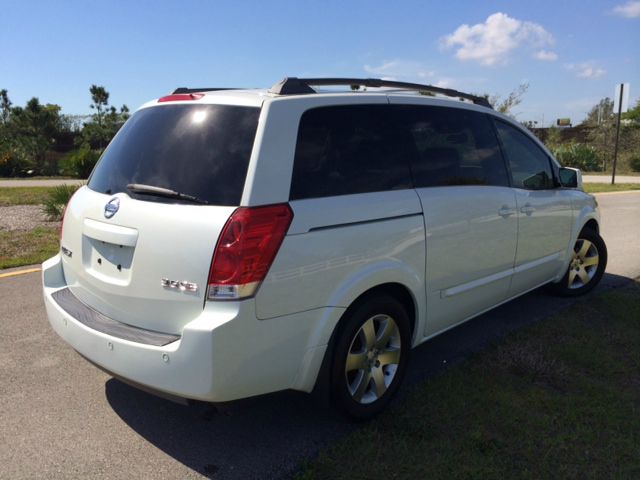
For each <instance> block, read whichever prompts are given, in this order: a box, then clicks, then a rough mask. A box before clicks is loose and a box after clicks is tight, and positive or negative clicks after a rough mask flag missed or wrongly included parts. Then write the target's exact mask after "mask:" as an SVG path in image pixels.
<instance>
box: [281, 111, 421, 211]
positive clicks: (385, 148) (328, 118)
mask: <svg viewBox="0 0 640 480" xmlns="http://www.w3.org/2000/svg"><path fill="white" fill-rule="evenodd" d="M405 150H406V146H405V145H404V144H403V143H402V141H401V140H400V138H399V136H398V131H397V129H396V128H395V126H394V124H393V121H392V119H391V112H390V110H389V107H388V105H348V106H332V107H320V108H314V109H311V110H308V111H306V112H305V113H304V114H303V115H302V118H301V119H300V125H299V129H298V140H297V143H296V153H295V159H294V166H293V175H292V180H291V191H290V198H291V200H298V199H303V198H318V197H330V196H338V195H350V194H357V193H367V192H379V191H387V190H400V189H405V188H411V186H412V184H411V174H410V170H409V164H408V159H407V158H406V153H405Z"/></svg>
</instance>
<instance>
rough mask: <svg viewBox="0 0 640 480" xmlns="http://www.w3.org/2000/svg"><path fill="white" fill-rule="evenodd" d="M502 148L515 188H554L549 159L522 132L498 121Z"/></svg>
mask: <svg viewBox="0 0 640 480" xmlns="http://www.w3.org/2000/svg"><path fill="white" fill-rule="evenodd" d="M496 127H497V128H498V134H499V135H500V140H501V141H502V148H503V150H504V153H505V156H506V157H507V160H508V161H509V167H510V168H511V175H512V177H513V186H514V187H516V188H525V189H528V190H544V189H548V188H554V186H555V185H554V182H553V173H552V170H551V163H550V162H549V157H548V156H547V154H546V153H544V151H543V150H542V149H541V148H540V147H539V146H538V145H536V144H535V142H534V141H533V140H531V139H530V138H529V137H528V136H527V135H525V134H524V133H522V132H521V131H520V130H518V129H516V128H514V127H512V126H511V125H507V124H506V123H503V122H500V121H497V122H496Z"/></svg>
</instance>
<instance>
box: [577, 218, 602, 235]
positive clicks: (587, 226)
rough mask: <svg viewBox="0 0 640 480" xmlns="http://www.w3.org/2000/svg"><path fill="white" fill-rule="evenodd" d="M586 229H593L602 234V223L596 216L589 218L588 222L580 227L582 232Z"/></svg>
mask: <svg viewBox="0 0 640 480" xmlns="http://www.w3.org/2000/svg"><path fill="white" fill-rule="evenodd" d="M586 229H589V230H593V231H594V232H596V233H597V234H598V235H599V234H600V224H599V223H598V221H597V220H596V219H595V218H590V219H589V220H587V222H586V223H585V224H584V225H583V226H582V228H581V229H580V233H582V232H583V231H584V230H586Z"/></svg>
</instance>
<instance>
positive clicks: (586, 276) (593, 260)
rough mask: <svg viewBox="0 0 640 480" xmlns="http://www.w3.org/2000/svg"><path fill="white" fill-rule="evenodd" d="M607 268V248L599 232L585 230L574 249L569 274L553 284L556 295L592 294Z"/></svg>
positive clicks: (552, 287) (579, 236) (575, 295)
mask: <svg viewBox="0 0 640 480" xmlns="http://www.w3.org/2000/svg"><path fill="white" fill-rule="evenodd" d="M606 266H607V246H606V245H605V243H604V240H603V239H602V237H601V236H600V235H598V233H597V232H595V231H593V230H591V229H584V230H583V231H582V232H580V235H578V239H577V240H576V244H575V245H574V247H573V257H572V259H571V262H570V263H569V268H568V269H567V272H566V273H565V274H564V276H563V277H562V280H560V281H559V282H558V283H553V284H551V289H552V291H553V292H554V293H556V294H558V295H562V296H564V297H577V296H578V295H584V294H585V293H588V292H590V291H591V290H592V289H593V288H594V287H595V286H596V285H598V282H600V279H601V278H602V275H604V270H605V268H606Z"/></svg>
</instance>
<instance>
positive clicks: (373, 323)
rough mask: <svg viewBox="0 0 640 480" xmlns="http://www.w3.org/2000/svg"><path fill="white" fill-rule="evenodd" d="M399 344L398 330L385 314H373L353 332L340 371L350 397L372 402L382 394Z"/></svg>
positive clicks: (396, 361) (395, 362)
mask: <svg viewBox="0 0 640 480" xmlns="http://www.w3.org/2000/svg"><path fill="white" fill-rule="evenodd" d="M401 351H402V344H401V341H400V330H399V329H398V325H397V324H396V322H395V320H394V319H393V318H391V317H390V316H389V315H374V316H373V317H371V318H369V319H368V320H367V321H366V322H364V323H363V324H362V326H361V327H360V329H359V330H358V331H357V332H356V334H355V335H354V337H353V339H352V340H351V345H350V346H349V351H348V352H347V359H346V363H345V368H344V373H345V379H346V382H347V389H348V391H349V393H350V394H351V397H352V398H353V399H354V400H355V401H356V402H359V403H363V404H366V403H372V402H375V401H376V400H377V399H379V398H380V397H382V396H383V395H384V393H385V392H386V391H387V389H388V388H389V385H391V382H393V379H394V378H395V375H396V372H397V370H398V364H399V363H400V355H401Z"/></svg>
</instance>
